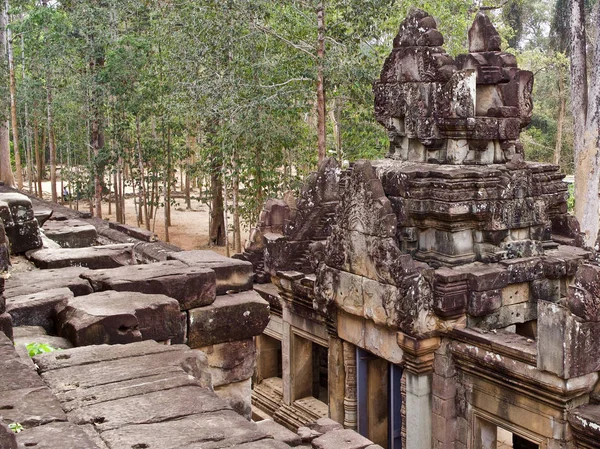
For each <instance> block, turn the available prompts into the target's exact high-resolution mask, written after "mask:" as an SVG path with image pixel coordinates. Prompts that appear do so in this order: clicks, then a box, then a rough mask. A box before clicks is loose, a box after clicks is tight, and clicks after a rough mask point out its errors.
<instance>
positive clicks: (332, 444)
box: [312, 429, 373, 449]
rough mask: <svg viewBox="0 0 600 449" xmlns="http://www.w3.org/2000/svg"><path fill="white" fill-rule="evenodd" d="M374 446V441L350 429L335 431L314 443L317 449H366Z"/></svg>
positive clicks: (315, 440)
mask: <svg viewBox="0 0 600 449" xmlns="http://www.w3.org/2000/svg"><path fill="white" fill-rule="evenodd" d="M372 444H373V442H372V441H370V440H368V439H366V438H365V437H363V436H362V435H360V434H358V433H356V432H354V431H352V430H349V429H345V430H334V431H332V432H329V433H326V434H325V435H322V436H320V437H319V438H316V439H314V440H313V442H312V446H313V448H315V449H364V448H366V447H367V446H370V445H372Z"/></svg>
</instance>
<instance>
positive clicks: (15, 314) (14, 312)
mask: <svg viewBox="0 0 600 449" xmlns="http://www.w3.org/2000/svg"><path fill="white" fill-rule="evenodd" d="M71 298H73V292H72V291H71V290H69V289H68V288H66V287H62V288H56V289H51V290H46V291H42V292H37V293H30V294H26V295H19V296H11V297H9V298H7V300H6V310H7V312H8V313H10V315H11V317H12V321H13V326H41V327H43V328H44V329H45V330H46V332H54V329H55V320H56V310H57V308H62V307H64V306H66V305H67V303H68V301H69V299H71Z"/></svg>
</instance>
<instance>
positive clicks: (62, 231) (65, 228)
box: [43, 220, 98, 248]
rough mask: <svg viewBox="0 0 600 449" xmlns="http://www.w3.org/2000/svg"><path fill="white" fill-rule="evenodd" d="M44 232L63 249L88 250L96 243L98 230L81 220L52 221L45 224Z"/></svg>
mask: <svg viewBox="0 0 600 449" xmlns="http://www.w3.org/2000/svg"><path fill="white" fill-rule="evenodd" d="M43 232H44V234H45V235H46V237H48V238H49V239H50V240H53V241H55V242H56V243H58V244H59V245H60V246H61V247H62V248H87V247H88V246H92V245H94V244H95V243H96V239H97V238H98V232H97V231H96V228H95V227H94V226H93V225H91V224H89V223H87V222H85V221H81V220H64V221H56V220H50V221H48V222H46V223H45V224H44V227H43Z"/></svg>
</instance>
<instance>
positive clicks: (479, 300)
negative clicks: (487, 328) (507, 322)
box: [468, 289, 502, 317]
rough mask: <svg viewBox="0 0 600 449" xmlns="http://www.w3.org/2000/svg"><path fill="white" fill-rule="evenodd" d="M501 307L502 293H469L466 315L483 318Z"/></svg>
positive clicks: (489, 291) (487, 291) (495, 291)
mask: <svg viewBox="0 0 600 449" xmlns="http://www.w3.org/2000/svg"><path fill="white" fill-rule="evenodd" d="M501 305H502V291H501V290H499V289H496V290H484V291H480V292H478V291H471V292H469V307H468V313H469V315H471V316H477V317H479V316H485V315H488V314H490V313H492V312H493V311H495V310H497V309H498V308H499V307H500V306H501Z"/></svg>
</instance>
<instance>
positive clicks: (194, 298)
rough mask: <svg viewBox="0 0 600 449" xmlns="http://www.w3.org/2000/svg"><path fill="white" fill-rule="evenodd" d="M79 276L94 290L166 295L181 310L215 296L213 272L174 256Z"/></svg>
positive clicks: (198, 305) (201, 304)
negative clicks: (170, 258)
mask: <svg viewBox="0 0 600 449" xmlns="http://www.w3.org/2000/svg"><path fill="white" fill-rule="evenodd" d="M181 254H185V253H181ZM81 277H83V278H84V279H87V280H89V281H90V283H91V284H92V288H93V289H94V291H97V292H99V291H104V290H116V291H122V292H123V291H127V292H139V293H148V294H162V295H166V296H169V297H171V298H174V299H176V300H177V301H179V306H180V308H181V310H189V309H193V308H195V307H202V306H206V305H208V304H211V303H212V302H213V301H214V300H215V291H216V283H215V272H214V271H213V270H211V269H209V268H201V267H196V266H193V265H192V266H188V265H186V264H184V263H183V262H180V261H177V260H172V261H166V262H156V263H150V264H142V265H128V266H123V267H118V268H111V269H107V270H93V271H89V272H86V273H83V274H82V275H81Z"/></svg>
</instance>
